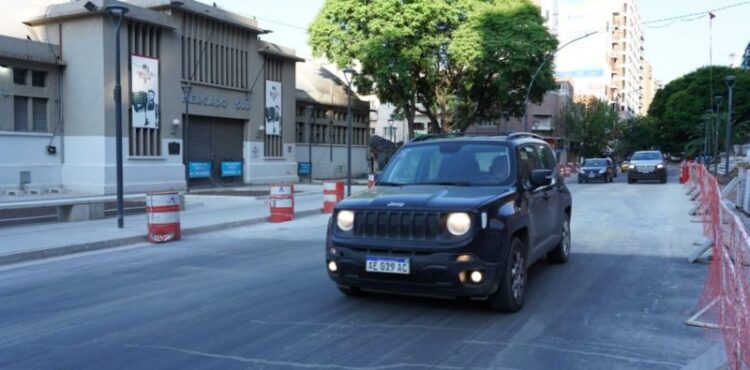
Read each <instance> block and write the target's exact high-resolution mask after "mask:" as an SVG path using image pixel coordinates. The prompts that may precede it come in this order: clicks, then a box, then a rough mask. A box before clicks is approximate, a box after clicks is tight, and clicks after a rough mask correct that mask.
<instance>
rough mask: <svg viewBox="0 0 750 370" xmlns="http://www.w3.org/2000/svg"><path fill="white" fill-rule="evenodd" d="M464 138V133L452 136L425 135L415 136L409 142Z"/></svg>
mask: <svg viewBox="0 0 750 370" xmlns="http://www.w3.org/2000/svg"><path fill="white" fill-rule="evenodd" d="M463 136H466V135H465V134H464V133H460V132H457V133H452V134H427V135H421V136H417V137H415V138H414V139H412V140H411V142H420V141H427V140H435V139H448V138H452V137H463Z"/></svg>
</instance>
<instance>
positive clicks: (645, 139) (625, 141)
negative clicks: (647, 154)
mask: <svg viewBox="0 0 750 370" xmlns="http://www.w3.org/2000/svg"><path fill="white" fill-rule="evenodd" d="M619 125H620V127H621V128H620V133H621V137H620V138H619V139H618V140H617V143H618V145H617V147H616V148H615V150H616V152H617V155H618V156H619V157H620V158H626V157H628V156H630V155H631V154H633V152H636V151H639V150H649V149H658V148H659V146H660V145H659V140H658V131H657V128H656V124H655V122H654V120H653V119H651V118H648V117H643V116H638V117H633V118H631V119H628V120H626V121H623V122H620V123H619Z"/></svg>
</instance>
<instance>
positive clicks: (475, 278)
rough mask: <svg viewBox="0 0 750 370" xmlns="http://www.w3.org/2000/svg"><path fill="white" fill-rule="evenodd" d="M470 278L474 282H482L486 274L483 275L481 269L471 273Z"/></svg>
mask: <svg viewBox="0 0 750 370" xmlns="http://www.w3.org/2000/svg"><path fill="white" fill-rule="evenodd" d="M469 278H471V281H472V282H473V283H481V282H482V279H483V278H484V276H482V273H481V272H480V271H474V272H472V273H471V275H469Z"/></svg>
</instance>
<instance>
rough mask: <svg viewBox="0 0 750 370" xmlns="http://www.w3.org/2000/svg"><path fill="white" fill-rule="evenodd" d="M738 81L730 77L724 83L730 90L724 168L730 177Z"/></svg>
mask: <svg viewBox="0 0 750 370" xmlns="http://www.w3.org/2000/svg"><path fill="white" fill-rule="evenodd" d="M736 80H737V77H736V76H733V75H729V76H726V77H724V82H726V83H727V87H728V88H729V102H728V103H727V104H728V108H727V139H726V145H727V148H726V149H727V159H726V162H725V163H726V167H724V173H725V174H726V175H729V154H730V153H731V150H732V88H733V87H734V82H735V81H736Z"/></svg>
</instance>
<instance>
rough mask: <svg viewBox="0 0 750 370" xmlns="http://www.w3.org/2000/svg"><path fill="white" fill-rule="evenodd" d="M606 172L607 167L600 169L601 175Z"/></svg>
mask: <svg viewBox="0 0 750 370" xmlns="http://www.w3.org/2000/svg"><path fill="white" fill-rule="evenodd" d="M605 172H607V169H606V168H605V169H603V170H599V174H600V175H603V174H604V173H605Z"/></svg>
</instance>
